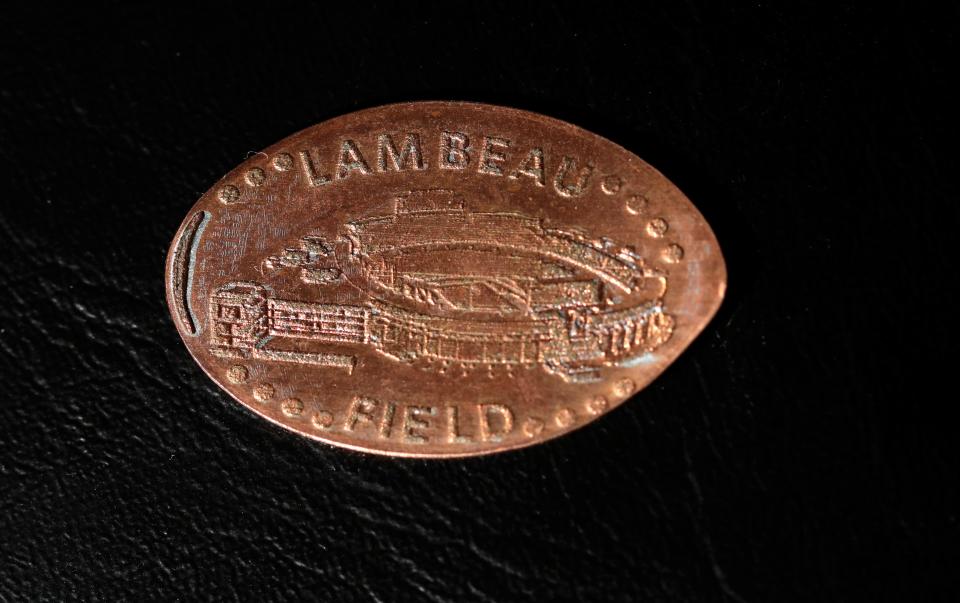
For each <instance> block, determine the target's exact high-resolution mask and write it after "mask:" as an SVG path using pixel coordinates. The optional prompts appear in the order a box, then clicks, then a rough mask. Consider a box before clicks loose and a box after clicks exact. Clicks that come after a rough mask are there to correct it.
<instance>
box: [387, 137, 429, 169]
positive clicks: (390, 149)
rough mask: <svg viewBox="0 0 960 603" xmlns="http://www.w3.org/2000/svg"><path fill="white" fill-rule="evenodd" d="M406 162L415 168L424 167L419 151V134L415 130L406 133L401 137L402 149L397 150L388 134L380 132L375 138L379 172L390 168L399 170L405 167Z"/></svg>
mask: <svg viewBox="0 0 960 603" xmlns="http://www.w3.org/2000/svg"><path fill="white" fill-rule="evenodd" d="M388 160H389V161H388ZM407 163H412V164H413V169H415V170H422V169H425V168H426V166H425V165H424V163H423V154H422V153H421V152H420V135H419V134H417V133H416V132H410V133H409V134H407V136H406V137H405V138H404V139H403V150H402V151H400V152H397V147H396V146H394V144H393V139H392V138H390V135H389V134H381V135H380V137H379V138H378V139H377V169H378V170H380V171H381V172H386V171H389V170H391V169H392V170H395V171H398V172H399V171H401V170H404V169H407V168H406V165H407Z"/></svg>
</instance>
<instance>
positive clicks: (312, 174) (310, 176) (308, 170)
mask: <svg viewBox="0 0 960 603" xmlns="http://www.w3.org/2000/svg"><path fill="white" fill-rule="evenodd" d="M299 154H300V167H301V168H303V175H304V176H305V177H306V179H307V182H308V183H310V186H321V185H323V184H326V183H328V182H330V176H324V175H323V174H321V173H320V172H319V171H317V167H316V165H314V163H313V157H311V156H310V151H300V153H299Z"/></svg>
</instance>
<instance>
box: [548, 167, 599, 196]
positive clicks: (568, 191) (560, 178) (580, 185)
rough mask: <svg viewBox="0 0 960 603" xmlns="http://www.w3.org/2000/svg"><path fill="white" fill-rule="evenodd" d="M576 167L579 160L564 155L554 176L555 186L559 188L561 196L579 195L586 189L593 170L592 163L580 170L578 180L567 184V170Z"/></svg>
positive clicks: (558, 191)
mask: <svg viewBox="0 0 960 603" xmlns="http://www.w3.org/2000/svg"><path fill="white" fill-rule="evenodd" d="M576 168H577V160H576V159H574V158H572V157H564V158H563V161H562V162H561V163H560V169H558V170H557V175H556V176H555V177H554V178H553V188H555V189H556V190H557V193H559V194H560V196H561V197H579V196H580V195H582V194H583V191H584V190H586V187H587V181H588V180H589V179H590V174H591V173H592V172H593V166H592V165H589V164H587V165H585V166H584V167H582V168H580V171H579V172H577V179H576V182H574V183H573V184H566V183H565V182H564V180H565V179H566V176H567V172H570V171H573V170H575V169H576Z"/></svg>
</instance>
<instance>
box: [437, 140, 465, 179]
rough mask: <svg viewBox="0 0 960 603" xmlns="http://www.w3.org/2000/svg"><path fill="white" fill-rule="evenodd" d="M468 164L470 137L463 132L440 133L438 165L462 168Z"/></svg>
mask: <svg viewBox="0 0 960 603" xmlns="http://www.w3.org/2000/svg"><path fill="white" fill-rule="evenodd" d="M469 164H470V139H469V138H468V137H467V135H466V134H464V133H463V132H443V133H442V134H440V167H441V169H446V170H462V169H463V168H465V167H467V165H469Z"/></svg>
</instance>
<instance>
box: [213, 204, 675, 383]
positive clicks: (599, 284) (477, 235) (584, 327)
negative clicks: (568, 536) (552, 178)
mask: <svg viewBox="0 0 960 603" xmlns="http://www.w3.org/2000/svg"><path fill="white" fill-rule="evenodd" d="M464 266H469V267H470V268H469V270H465V269H464V268H463V267H464ZM263 269H264V272H265V273H271V272H275V271H291V270H292V271H298V272H299V274H298V275H297V276H298V278H299V280H300V281H301V282H302V283H303V284H304V285H307V286H310V287H317V288H319V290H320V292H321V295H319V296H318V297H320V298H321V299H324V300H325V301H326V300H328V299H330V298H333V297H338V296H332V295H331V296H326V295H323V294H322V293H323V292H324V291H327V290H333V288H336V287H344V286H348V287H349V288H351V290H356V291H358V292H359V295H358V296H357V297H358V300H359V302H358V303H355V304H341V303H315V302H306V301H301V300H295V299H283V296H282V295H276V294H275V293H274V291H273V289H272V288H271V287H269V286H268V285H265V284H262V283H255V282H231V283H226V284H224V285H223V286H221V287H219V288H218V289H216V290H215V291H214V292H213V294H212V295H211V297H210V301H209V312H210V321H211V323H212V324H213V328H212V329H211V330H210V332H211V336H210V349H211V351H212V352H213V353H215V354H217V355H220V356H224V357H251V356H253V357H258V358H262V359H267V360H275V361H282V362H297V363H303V364H316V365H319V366H329V367H336V368H342V369H345V370H351V371H352V370H353V367H354V366H355V363H356V359H355V356H354V354H355V353H356V352H355V351H354V352H351V351H350V350H349V349H348V348H349V346H350V345H362V346H368V347H370V348H372V349H374V350H376V351H377V352H378V353H379V354H382V355H383V356H385V357H388V358H391V359H394V360H396V361H400V362H405V363H410V364H412V365H415V366H418V367H420V368H424V369H427V370H434V371H439V372H447V371H449V372H450V373H451V374H461V373H460V371H463V372H469V371H470V370H473V369H477V368H484V369H487V370H493V369H494V368H496V367H500V368H503V369H505V370H508V371H509V370H513V369H519V368H531V369H532V368H536V367H542V368H543V369H544V370H546V371H548V372H550V373H552V374H554V375H557V376H558V377H560V378H562V379H564V380H567V381H575V382H577V381H580V382H586V381H593V380H596V379H597V378H598V370H599V369H600V368H601V367H603V366H609V365H616V364H623V363H629V362H630V360H631V359H636V358H638V357H640V356H642V355H643V354H644V353H646V352H650V351H653V350H655V349H656V348H657V347H659V346H660V345H662V344H663V343H664V342H666V341H667V340H668V339H669V338H670V336H671V334H672V332H673V327H674V319H673V317H672V316H670V315H669V314H668V313H666V311H665V309H664V306H663V296H664V294H665V292H666V290H667V275H666V274H665V273H663V272H661V271H659V270H656V269H653V268H650V267H648V266H647V264H646V262H645V261H644V259H643V258H642V257H640V256H639V255H638V254H637V253H636V252H635V251H634V250H632V249H630V248H625V247H622V246H619V245H617V244H616V243H614V242H613V241H610V240H609V239H605V238H600V239H592V238H588V237H586V236H585V235H583V234H581V233H578V232H572V231H566V230H561V229H556V228H548V227H546V226H544V224H543V222H542V221H541V220H539V219H536V218H531V217H527V216H523V215H520V214H514V213H491V212H474V211H470V210H469V209H468V208H467V207H466V203H465V201H464V199H463V198H462V197H461V196H460V195H458V194H456V193H454V192H451V191H437V190H429V191H415V192H412V193H408V194H405V195H401V196H399V197H398V198H397V200H396V208H395V211H394V212H393V213H392V214H388V215H383V216H374V217H368V218H363V219H360V220H356V221H353V222H350V223H347V224H345V225H344V226H343V227H342V229H341V231H340V232H339V233H338V235H337V236H336V237H335V238H334V239H333V240H328V239H326V238H324V237H322V236H319V235H317V234H313V233H308V234H306V235H304V236H303V237H301V238H300V239H299V240H298V241H296V244H295V246H292V247H289V248H287V249H284V250H282V251H281V252H280V253H279V254H277V255H275V256H271V257H268V258H267V259H265V260H264V261H263ZM331 344H332V345H331ZM354 349H355V348H354ZM331 350H336V351H335V352H334V351H331ZM344 350H346V351H344Z"/></svg>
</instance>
